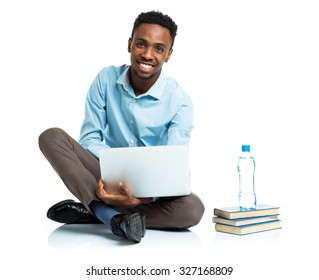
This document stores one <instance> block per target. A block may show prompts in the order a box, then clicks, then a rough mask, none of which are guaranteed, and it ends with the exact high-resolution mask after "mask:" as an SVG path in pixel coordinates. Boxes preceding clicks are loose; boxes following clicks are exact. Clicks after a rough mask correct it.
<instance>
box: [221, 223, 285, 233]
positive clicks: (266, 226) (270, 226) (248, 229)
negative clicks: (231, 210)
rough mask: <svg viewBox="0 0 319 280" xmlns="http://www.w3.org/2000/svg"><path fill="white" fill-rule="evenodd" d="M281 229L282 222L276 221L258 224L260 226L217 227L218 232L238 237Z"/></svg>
mask: <svg viewBox="0 0 319 280" xmlns="http://www.w3.org/2000/svg"><path fill="white" fill-rule="evenodd" d="M279 228H281V226H280V220H275V221H271V222H265V223H258V224H251V225H244V226H238V227H235V226H230V225H223V224H216V225H215V229H216V231H219V232H225V233H231V234H236V235H246V234H251V233H257V232H262V231H268V230H274V229H279Z"/></svg>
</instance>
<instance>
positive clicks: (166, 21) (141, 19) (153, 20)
mask: <svg viewBox="0 0 319 280" xmlns="http://www.w3.org/2000/svg"><path fill="white" fill-rule="evenodd" d="M143 23H149V24H158V25H160V26H162V27H165V28H167V29H168V30H169V33H170V35H171V38H172V46H171V48H172V47H173V45H174V40H175V37H176V34H177V25H176V23H175V22H174V21H173V20H172V19H171V18H170V17H169V16H168V15H164V14H163V13H161V12H158V11H150V12H145V13H141V14H139V16H138V17H137V18H136V19H135V22H134V26H133V30H132V35H131V36H132V37H133V34H134V31H135V29H136V28H137V27H139V26H140V25H141V24H143Z"/></svg>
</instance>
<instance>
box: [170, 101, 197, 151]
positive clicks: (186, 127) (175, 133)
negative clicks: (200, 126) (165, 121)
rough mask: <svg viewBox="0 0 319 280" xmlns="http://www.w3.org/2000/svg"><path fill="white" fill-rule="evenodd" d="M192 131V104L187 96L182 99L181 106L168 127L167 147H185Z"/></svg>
mask: <svg viewBox="0 0 319 280" xmlns="http://www.w3.org/2000/svg"><path fill="white" fill-rule="evenodd" d="M192 129H193V103H192V100H191V98H190V97H189V96H186V97H184V98H183V100H182V103H181V106H180V108H179V110H178V111H177V113H176V114H175V116H174V118H173V119H172V120H171V122H170V124H169V127H168V139H167V145H186V144H188V142H189V140H190V134H191V131H192Z"/></svg>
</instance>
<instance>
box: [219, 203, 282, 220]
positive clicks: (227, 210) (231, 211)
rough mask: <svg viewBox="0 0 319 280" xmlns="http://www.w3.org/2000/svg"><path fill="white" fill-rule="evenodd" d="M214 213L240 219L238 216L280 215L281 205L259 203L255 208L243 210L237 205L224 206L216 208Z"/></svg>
mask: <svg viewBox="0 0 319 280" xmlns="http://www.w3.org/2000/svg"><path fill="white" fill-rule="evenodd" d="M214 214H215V215H216V216H219V217H223V218H226V219H238V218H252V217H261V216H270V215H278V214H279V207H276V206H271V205H267V204H259V205H257V207H256V209H255V210H246V211H241V210H240V208H239V207H238V206H237V207H224V208H214Z"/></svg>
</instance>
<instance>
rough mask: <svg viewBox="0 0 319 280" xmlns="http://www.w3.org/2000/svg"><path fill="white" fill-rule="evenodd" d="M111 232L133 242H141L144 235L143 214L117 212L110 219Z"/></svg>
mask: <svg viewBox="0 0 319 280" xmlns="http://www.w3.org/2000/svg"><path fill="white" fill-rule="evenodd" d="M111 226H112V232H113V233H114V234H115V235H117V236H121V237H124V238H126V239H128V240H130V241H133V242H135V243H139V242H141V239H142V237H144V235H145V231H146V227H145V216H141V215H140V214H139V213H134V214H118V215H115V216H114V217H113V218H112V220H111Z"/></svg>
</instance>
